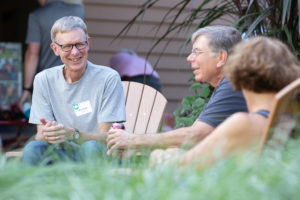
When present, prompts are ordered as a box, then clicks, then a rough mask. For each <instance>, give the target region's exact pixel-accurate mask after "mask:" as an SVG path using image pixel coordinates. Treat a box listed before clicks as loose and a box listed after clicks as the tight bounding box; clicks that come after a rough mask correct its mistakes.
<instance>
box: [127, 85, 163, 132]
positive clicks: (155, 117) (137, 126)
mask: <svg viewBox="0 0 300 200" xmlns="http://www.w3.org/2000/svg"><path fill="white" fill-rule="evenodd" d="M122 84H123V89H124V94H125V102H126V122H125V130H126V131H129V132H132V133H135V134H144V133H156V132H157V131H158V129H159V128H160V124H161V122H162V119H163V116H164V113H165V109H166V106H167V103H168V102H167V100H166V98H165V97H164V96H163V95H162V94H161V93H160V92H158V91H157V90H155V89H154V88H152V87H150V86H148V85H144V84H141V83H137V82H129V81H123V82H122Z"/></svg>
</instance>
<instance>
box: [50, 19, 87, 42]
mask: <svg viewBox="0 0 300 200" xmlns="http://www.w3.org/2000/svg"><path fill="white" fill-rule="evenodd" d="M77 28H81V29H82V30H83V31H84V33H85V35H86V37H87V38H88V32H87V27H86V24H85V23H84V21H83V20H82V19H81V18H80V17H76V16H66V17H62V18H60V19H58V20H56V21H55V23H54V24H53V26H52V28H51V40H52V42H55V38H56V34H57V33H67V32H70V31H72V30H74V29H77Z"/></svg>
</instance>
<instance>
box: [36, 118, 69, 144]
mask: <svg viewBox="0 0 300 200" xmlns="http://www.w3.org/2000/svg"><path fill="white" fill-rule="evenodd" d="M41 122H42V124H43V127H42V129H41V132H42V135H43V136H44V139H45V140H46V141H47V142H49V143H50V144H57V143H61V142H64V141H66V140H68V139H71V138H73V133H74V130H73V129H72V128H68V127H65V126H64V125H63V124H60V123H58V122H56V121H48V120H45V119H43V118H42V119H41Z"/></svg>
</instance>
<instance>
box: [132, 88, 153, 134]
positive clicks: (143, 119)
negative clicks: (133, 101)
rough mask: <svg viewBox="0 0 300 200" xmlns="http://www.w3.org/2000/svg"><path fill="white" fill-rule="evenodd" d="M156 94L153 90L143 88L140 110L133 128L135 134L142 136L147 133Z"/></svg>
mask: <svg viewBox="0 0 300 200" xmlns="http://www.w3.org/2000/svg"><path fill="white" fill-rule="evenodd" d="M156 93H157V91H156V90H154V89H153V88H151V87H149V86H147V85H145V86H144V91H143V96H142V100H141V104H140V109H139V113H138V117H137V120H136V124H135V128H134V133H135V134H144V133H145V132H146V131H147V126H148V123H149V119H150V115H151V113H152V108H153V104H154V101H155V96H156Z"/></svg>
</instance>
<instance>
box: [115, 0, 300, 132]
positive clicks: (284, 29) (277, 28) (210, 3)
mask: <svg viewBox="0 0 300 200" xmlns="http://www.w3.org/2000/svg"><path fill="white" fill-rule="evenodd" d="M160 1H163V0H147V1H146V2H145V3H144V4H143V7H142V8H141V9H140V11H139V12H138V13H137V14H136V15H135V16H134V17H133V18H132V20H131V21H129V23H128V24H127V25H126V26H125V27H124V28H123V29H122V30H121V31H120V33H119V34H118V35H117V38H120V37H122V36H124V35H126V34H127V32H128V31H129V30H130V29H131V27H132V25H133V24H135V23H137V24H140V23H142V22H143V17H144V15H145V13H146V12H147V11H148V10H149V9H151V8H152V7H154V6H155V5H156V4H157V3H159V2H160ZM299 7H300V0H179V1H174V5H173V6H171V8H170V9H169V11H168V12H166V14H165V15H164V17H163V18H162V20H161V23H160V25H159V26H157V27H156V34H157V33H158V32H159V31H160V30H161V29H162V25H163V24H168V28H167V29H166V31H164V32H163V34H162V35H161V36H160V37H157V39H156V40H155V41H154V43H153V45H152V47H151V48H150V49H149V51H148V56H149V55H150V54H151V53H152V51H153V49H154V48H155V47H157V45H158V44H160V43H161V41H163V40H164V41H167V43H166V46H165V48H166V47H167V46H168V44H169V43H170V42H172V39H175V38H176V36H177V35H178V34H179V33H181V32H189V33H193V32H194V31H195V30H197V29H198V28H201V27H204V26H207V25H211V24H224V23H226V24H231V25H232V26H233V27H236V28H237V29H238V30H239V31H240V32H241V33H242V35H243V38H244V39H245V38H248V37H253V36H257V35H264V36H268V37H274V38H278V39H279V40H281V41H283V42H284V43H286V44H287V45H288V46H289V48H290V49H291V50H292V51H293V52H294V54H295V55H296V56H297V57H298V58H300V48H299V33H300V26H299V23H300V20H299V10H300V9H299ZM137 34H138V33H137ZM155 36H156V35H155ZM167 37H168V38H167ZM188 43H190V37H189V38H187V40H186V41H185V42H184V44H182V48H181V50H180V51H179V55H181V54H182V52H183V49H184V48H185V47H186V45H187V44H188ZM161 56H163V52H162V53H161ZM158 62H159V61H157V62H156V63H158ZM189 81H191V80H189ZM191 82H192V84H196V85H198V84H197V83H195V82H194V81H191ZM197 87H198V88H195V85H194V86H192V87H191V88H190V89H191V90H194V91H195V95H194V96H193V97H190V96H189V97H186V98H184V99H183V101H182V104H181V105H180V106H179V108H178V109H177V110H176V111H175V112H174V114H173V115H174V117H175V120H176V124H175V126H176V127H181V126H188V125H190V124H191V123H192V122H193V120H194V119H196V118H195V116H196V114H195V113H200V112H201V110H202V109H203V107H204V105H205V104H206V102H207V97H208V96H209V95H210V94H207V95H206V93H207V88H208V87H207V86H200V85H198V86H197ZM201 88H203V90H205V91H206V92H202V93H199V92H198V90H199V89H200V92H201V91H202V90H201ZM203 93H205V95H203ZM210 93H211V90H210ZM187 102H188V103H187ZM192 102H194V103H192ZM195 103H199V106H196V105H195ZM187 105H189V106H187ZM195 109H196V110H197V112H196V110H195ZM191 110H192V111H191Z"/></svg>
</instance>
